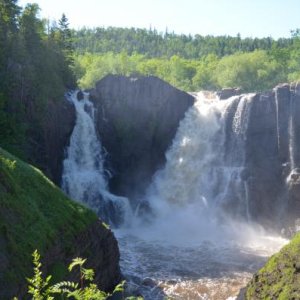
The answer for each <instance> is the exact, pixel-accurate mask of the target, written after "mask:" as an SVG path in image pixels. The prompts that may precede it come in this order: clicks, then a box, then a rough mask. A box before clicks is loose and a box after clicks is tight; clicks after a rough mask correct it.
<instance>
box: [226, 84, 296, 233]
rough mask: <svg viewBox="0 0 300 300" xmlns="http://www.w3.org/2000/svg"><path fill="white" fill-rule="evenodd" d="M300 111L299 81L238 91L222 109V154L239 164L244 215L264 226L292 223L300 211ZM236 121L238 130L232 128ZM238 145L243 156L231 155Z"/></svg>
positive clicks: (232, 205)
mask: <svg viewBox="0 0 300 300" xmlns="http://www.w3.org/2000/svg"><path fill="white" fill-rule="evenodd" d="M245 97H246V98H247V99H246V98H245ZM299 115H300V85H299V84H291V85H289V84H281V85H278V86H277V87H276V88H274V90H273V91H271V92H266V93H261V94H249V95H246V96H244V95H241V96H239V97H237V98H236V101H235V102H233V103H232V104H231V106H230V110H229V111H228V113H227V120H226V128H225V131H226V139H225V147H226V154H228V156H229V157H230V158H232V157H233V158H234V161H227V163H228V164H229V165H232V166H235V165H236V166H242V167H243V170H242V171H241V172H240V179H239V180H241V181H242V182H243V183H242V185H243V186H244V188H243V190H244V194H243V196H242V197H243V198H247V202H248V206H249V207H248V210H249V215H250V217H251V220H252V221H256V222H258V223H260V224H264V225H266V226H267V227H270V226H271V227H273V228H274V226H278V228H277V229H280V228H279V227H281V226H282V227H286V226H291V225H292V224H293V223H294V220H295V219H297V218H299V216H300V179H299V178H300V154H299V153H300V148H299V147H300V140H299V137H300V121H299V120H300V119H299V117H298V116H299ZM237 122H238V124H239V126H240V127H239V129H238V132H237V131H236V130H235V129H234V126H236V123H237ZM241 143H242V144H243V146H242V147H241V145H240V144H241ZM240 149H243V150H242V151H243V152H244V153H243V154H242V155H241V154H240V153H236V154H235V155H232V153H234V152H236V151H237V150H238V151H241V150H240ZM225 156H226V155H225ZM231 160H232V159H231ZM225 161H226V157H225ZM233 199H234V197H233ZM237 209H238V203H237V202H236V203H234V201H233V202H232V203H231V205H230V207H229V210H231V211H235V210H237ZM279 220H280V221H279Z"/></svg>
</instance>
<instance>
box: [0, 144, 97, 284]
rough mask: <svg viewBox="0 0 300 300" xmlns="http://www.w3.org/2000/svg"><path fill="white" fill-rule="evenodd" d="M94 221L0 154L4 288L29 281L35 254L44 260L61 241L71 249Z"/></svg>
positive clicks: (32, 171) (37, 174) (0, 277)
mask: <svg viewBox="0 0 300 300" xmlns="http://www.w3.org/2000/svg"><path fill="white" fill-rule="evenodd" d="M96 220H97V216H96V215H95V214H94V213H93V212H91V211H90V210H89V209H87V208H85V207H84V206H82V205H80V204H78V203H76V202H74V201H71V200H70V199H69V198H68V197H67V196H66V195H65V194H64V193H63V192H62V191H61V190H60V189H59V188H58V187H57V186H55V185H54V184H53V183H52V182H51V181H50V180H49V179H48V178H47V177H45V176H44V174H43V173H42V172H41V171H40V170H38V169H36V168H35V167H33V166H31V165H29V164H26V163H24V162H22V161H21V160H19V159H17V158H16V157H14V156H12V155H10V154H9V153H8V152H6V151H4V150H3V149H1V148H0V263H1V261H2V266H1V272H0V287H6V288H7V289H10V288H13V287H14V286H15V285H16V284H20V283H22V282H24V280H25V279H24V278H25V277H28V276H30V275H31V270H32V265H31V254H32V252H33V251H34V250H35V249H37V250H38V251H39V253H41V254H42V255H43V254H44V253H46V251H47V250H48V249H50V248H51V246H53V245H54V244H55V242H56V241H57V240H60V241H64V242H63V243H64V245H63V247H65V248H66V249H67V248H72V241H73V239H74V238H75V236H77V235H78V233H79V232H82V231H84V230H85V229H86V228H87V227H88V226H89V225H90V224H92V223H93V222H94V221H96ZM54 269H57V270H59V271H58V273H63V272H64V270H61V266H58V265H57V266H54ZM58 275H59V274H58ZM58 277H60V276H58Z"/></svg>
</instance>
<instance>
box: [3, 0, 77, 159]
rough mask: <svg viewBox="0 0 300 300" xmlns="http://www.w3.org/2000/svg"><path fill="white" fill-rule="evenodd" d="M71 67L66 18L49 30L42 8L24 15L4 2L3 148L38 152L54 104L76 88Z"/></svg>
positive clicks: (31, 7) (7, 0)
mask: <svg viewBox="0 0 300 300" xmlns="http://www.w3.org/2000/svg"><path fill="white" fill-rule="evenodd" d="M72 65H73V48H72V41H71V31H70V29H69V28H68V20H67V18H66V17H65V16H64V15H63V16H62V18H61V20H59V23H58V24H49V22H47V21H45V20H42V19H40V18H39V7H38V5H37V4H28V5H26V7H25V8H24V9H21V7H19V6H18V5H17V0H0V126H1V130H0V146H2V147H4V148H6V149H8V150H10V151H12V152H14V153H17V154H19V155H22V154H24V149H25V150H26V149H27V150H28V148H30V147H34V144H35V143H36V140H37V139H39V136H38V135H39V133H40V132H41V131H42V130H41V128H40V127H41V126H42V122H43V116H44V113H45V111H46V109H47V105H48V103H49V101H55V100H56V101H59V100H60V99H63V96H64V93H65V91H66V88H67V87H74V86H75V84H76V79H75V77H74V75H73V71H72V70H71V67H70V66H72ZM34 139H35V140H34ZM25 152H26V151H25Z"/></svg>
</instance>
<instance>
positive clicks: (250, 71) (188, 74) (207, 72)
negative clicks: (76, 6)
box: [75, 43, 300, 92]
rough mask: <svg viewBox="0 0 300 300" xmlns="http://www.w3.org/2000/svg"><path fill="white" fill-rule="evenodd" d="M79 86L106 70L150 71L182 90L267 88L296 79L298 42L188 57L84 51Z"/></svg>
mask: <svg viewBox="0 0 300 300" xmlns="http://www.w3.org/2000/svg"><path fill="white" fill-rule="evenodd" d="M75 61H76V64H75V72H76V74H77V76H78V78H80V79H79V81H78V83H79V86H81V87H82V88H90V87H92V86H94V84H95V82H96V81H97V80H99V79H101V78H103V77H104V76H105V75H107V74H121V75H127V76H129V75H154V76H157V77H160V78H161V79H163V80H165V81H167V82H169V83H170V84H172V85H174V86H176V87H178V88H180V89H183V90H185V91H198V90H216V89H220V88H223V87H240V88H241V89H242V90H243V91H245V92H250V91H252V92H254V91H264V90H267V89H271V88H272V87H274V86H275V85H276V84H278V83H280V82H289V81H293V80H298V79H300V43H299V44H298V46H296V44H295V45H294V46H293V48H291V49H274V50H272V51H269V52H268V51H265V50H255V51H253V52H244V53H243V52H237V53H235V54H232V55H229V56H224V57H221V58H220V57H218V56H216V55H215V54H209V55H206V56H204V57H202V58H201V59H197V60H196V59H193V60H188V59H185V58H181V57H179V56H176V55H174V56H172V57H171V58H170V59H169V58H163V57H161V58H147V57H146V56H145V55H142V54H137V53H135V54H132V55H128V54H127V53H126V52H122V53H119V54H115V53H113V52H108V53H105V54H95V53H94V54H93V53H86V54H83V55H78V56H76V60H75Z"/></svg>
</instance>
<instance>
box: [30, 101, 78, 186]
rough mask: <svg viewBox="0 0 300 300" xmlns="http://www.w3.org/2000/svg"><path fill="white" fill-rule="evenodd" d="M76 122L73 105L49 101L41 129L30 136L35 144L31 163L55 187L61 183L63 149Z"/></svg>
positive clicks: (67, 102) (31, 152)
mask: <svg viewBox="0 0 300 300" xmlns="http://www.w3.org/2000/svg"><path fill="white" fill-rule="evenodd" d="M75 121H76V113H75V108H74V106H73V104H72V103H71V102H69V101H67V100H66V99H61V100H60V101H56V102H54V101H49V102H48V103H47V108H46V109H45V115H44V116H43V118H42V121H41V128H40V129H39V130H38V131H37V132H34V133H33V134H32V140H33V141H35V142H36V144H35V145H33V146H32V147H31V150H30V153H29V157H30V159H31V162H32V163H34V164H35V165H37V166H38V167H39V168H41V169H42V170H43V171H44V172H45V174H46V175H47V176H48V177H49V178H51V180H53V181H54V182H55V183H56V184H57V185H60V183H61V174H62V161H63V159H64V149H65V147H66V146H67V145H68V143H69V138H70V135H71V133H72V131H73V128H74V125H75Z"/></svg>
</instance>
